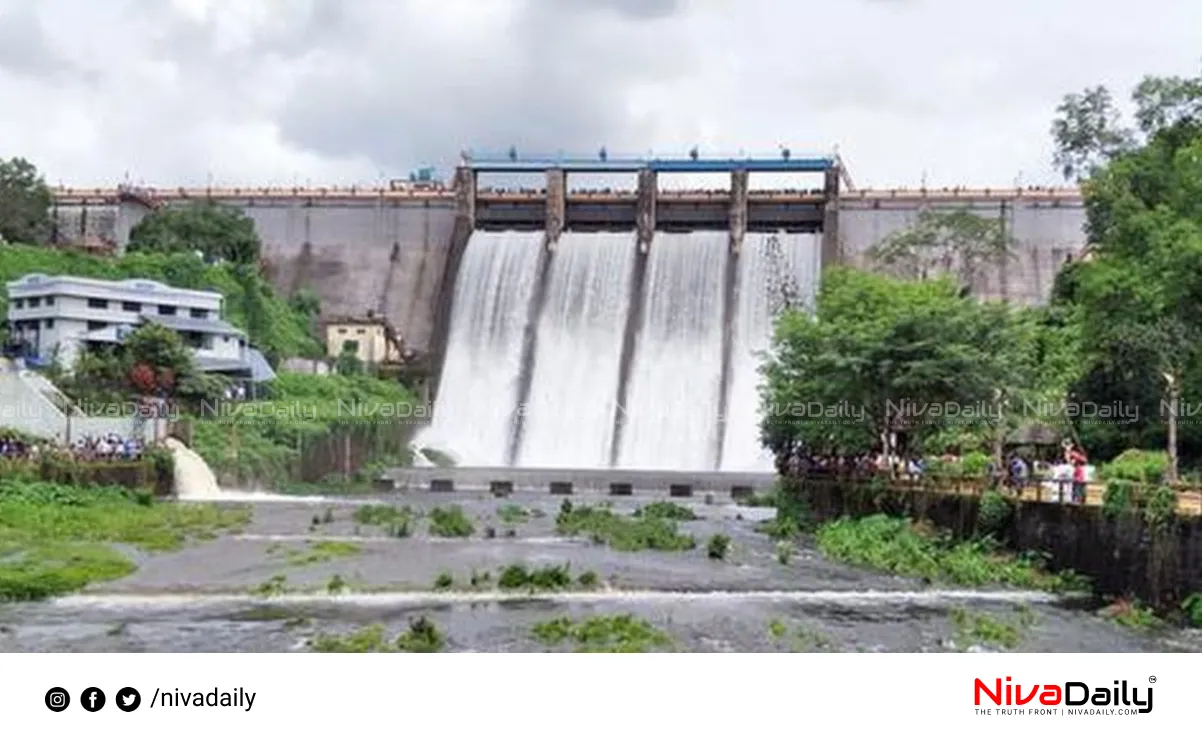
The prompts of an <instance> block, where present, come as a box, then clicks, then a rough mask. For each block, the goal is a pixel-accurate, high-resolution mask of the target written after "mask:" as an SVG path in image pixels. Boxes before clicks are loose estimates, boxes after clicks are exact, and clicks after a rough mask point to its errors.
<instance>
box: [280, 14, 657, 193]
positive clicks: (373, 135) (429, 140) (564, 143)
mask: <svg viewBox="0 0 1202 743" xmlns="http://www.w3.org/2000/svg"><path fill="white" fill-rule="evenodd" d="M602 5H605V6H608V7H610V8H614V7H615V6H616V9H618V10H622V9H625V10H626V11H629V10H630V8H633V2H625V0H608V2H607V3H604V4H602V3H583V2H575V3H558V4H550V3H541V2H531V3H527V4H526V5H524V6H523V7H521V8H520V9H519V10H518V12H517V13H516V15H515V16H514V17H513V18H512V19H511V23H510V25H509V27H508V28H505V29H497V30H496V32H495V34H493V35H492V36H491V37H490V39H489V40H487V43H492V44H496V45H497V47H496V48H490V49H488V50H475V49H472V48H471V42H465V48H460V49H443V50H440V52H437V53H436V52H434V51H433V50H430V49H428V48H426V47H424V46H422V45H421V44H420V43H418V42H416V41H413V42H412V43H413V44H414V47H413V48H407V47H406V43H407V42H405V41H401V42H400V43H399V45H398V48H394V49H391V50H389V52H390V53H389V54H386V55H380V57H379V60H378V63H377V64H374V65H373V64H370V60H369V59H363V60H361V61H362V62H364V63H365V64H358V65H354V66H353V67H354V69H355V70H356V72H355V73H353V74H352V73H347V74H340V72H339V71H337V70H334V71H328V72H316V73H312V74H310V75H309V76H308V77H306V78H304V79H303V80H302V81H301V82H300V84H298V85H297V86H296V88H295V94H294V96H293V97H292V98H291V100H290V101H289V102H288V104H287V105H286V106H285V108H284V110H283V111H282V113H281V116H280V118H279V124H280V127H281V132H282V134H283V136H284V137H285V138H287V139H288V140H289V141H291V142H293V143H295V144H296V145H298V146H300V147H303V148H306V149H310V150H314V151H317V152H321V153H323V154H326V155H333V156H354V155H362V156H367V157H369V158H371V159H372V160H373V161H375V162H377V163H379V164H381V165H382V166H385V167H389V168H392V169H403V168H408V167H411V166H413V165H416V164H419V163H420V162H421V161H422V160H423V159H424V158H429V157H432V156H433V157H441V158H443V162H441V163H438V164H440V165H445V164H447V162H448V161H449V160H450V158H453V157H454V153H456V152H458V151H460V150H461V149H463V148H466V147H474V148H478V149H492V150H501V149H504V148H508V147H509V146H510V145H511V144H512V145H514V146H517V147H518V148H519V149H522V150H525V151H528V152H529V151H540V152H546V151H548V150H552V149H564V150H566V151H588V152H591V151H593V150H594V149H595V148H596V147H597V146H598V145H600V144H608V145H609V146H611V147H613V148H615V149H616V148H621V147H634V146H639V147H641V146H645V140H644V138H643V137H642V136H640V132H639V131H637V129H638V126H637V125H636V124H634V123H632V122H631V121H630V120H629V118H628V117H627V115H626V112H625V109H624V93H625V90H626V88H627V86H628V85H629V84H630V83H632V82H635V81H638V80H639V79H642V78H644V77H646V76H656V77H662V76H663V75H664V73H665V69H664V66H663V64H662V63H663V62H664V61H665V60H663V59H661V58H658V57H657V56H655V55H649V54H647V53H646V52H644V51H641V49H646V48H647V46H648V45H645V44H638V43H632V39H633V38H634V36H635V35H636V34H638V33H639V31H640V27H641V24H642V22H643V21H646V20H649V16H648V13H647V11H646V10H644V11H641V12H639V13H638V14H637V17H631V16H630V15H629V14H626V15H621V17H620V19H619V20H618V22H617V23H616V24H613V25H608V24H600V23H596V22H594V20H593V19H592V18H590V17H589V16H590V15H591V14H592V12H594V11H596V10H598V9H599V8H600V7H601V6H602ZM648 5H649V6H658V7H657V8H653V10H656V11H657V13H663V12H667V11H671V10H675V8H676V3H673V2H663V3H649V4H648ZM655 17H656V18H662V17H663V16H662V15H655ZM482 43H484V42H482ZM478 53H485V54H487V56H488V58H489V59H488V61H487V62H484V63H481V62H480V60H479V59H477V55H478ZM385 60H386V61H385ZM433 65H437V67H438V75H436V76H435V75H431V74H430V69H431V66H433ZM677 69H680V68H677ZM364 70H367V72H364ZM666 72H667V74H668V75H669V76H670V75H671V74H673V70H672V69H671V68H669V69H667V70H666Z"/></svg>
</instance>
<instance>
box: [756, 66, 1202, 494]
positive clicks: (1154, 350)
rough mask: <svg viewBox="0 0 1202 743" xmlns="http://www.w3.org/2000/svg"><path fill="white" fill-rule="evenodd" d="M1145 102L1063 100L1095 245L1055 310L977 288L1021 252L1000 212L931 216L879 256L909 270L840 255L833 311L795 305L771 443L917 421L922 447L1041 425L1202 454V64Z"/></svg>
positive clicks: (1147, 91)
mask: <svg viewBox="0 0 1202 743" xmlns="http://www.w3.org/2000/svg"><path fill="white" fill-rule="evenodd" d="M1133 102H1134V104H1135V106H1134V107H1135V110H1136V115H1135V123H1134V125H1133V126H1129V127H1128V126H1125V125H1124V124H1123V122H1122V117H1121V115H1120V113H1119V111H1118V108H1117V106H1116V105H1115V103H1114V100H1113V98H1112V96H1111V94H1110V93H1109V91H1107V90H1106V89H1104V88H1093V89H1090V90H1086V91H1084V92H1083V93H1081V94H1075V95H1070V96H1066V97H1065V99H1064V102H1063V103H1062V104H1061V105H1060V107H1059V108H1058V109H1057V118H1056V120H1055V121H1054V123H1053V126H1052V135H1053V139H1054V141H1055V145H1056V156H1055V163H1056V165H1057V167H1059V168H1060V169H1061V170H1062V172H1063V174H1064V175H1065V177H1066V178H1076V179H1078V180H1079V181H1080V182H1081V187H1082V190H1083V194H1084V197H1085V204H1086V212H1087V219H1088V225H1087V233H1088V240H1089V246H1090V247H1089V251H1088V255H1087V257H1086V259H1085V260H1078V261H1075V262H1073V263H1070V264H1068V265H1067V266H1066V267H1065V268H1064V269H1063V270H1062V271H1061V272H1060V274H1059V275H1058V276H1057V278H1056V282H1055V286H1054V289H1053V297H1052V302H1051V303H1050V305H1049V306H1048V307H1044V308H1039V309H1023V310H1019V309H1014V308H1009V307H1007V306H1004V305H998V304H991V303H979V302H975V301H970V300H968V299H967V298H965V296H964V294H966V292H963V291H962V289H963V288H964V285H966V284H967V285H971V284H972V283H973V279H974V278H975V277H976V276H977V275H978V274H979V271H980V269H981V267H982V266H984V265H985V264H987V263H988V262H990V261H992V260H993V259H994V258H998V257H1001V255H1002V254H1003V253H1004V252H1006V251H1009V250H1010V249H1011V248H1010V246H1009V245H1008V242H1007V238H1006V237H1005V236H1004V235H1003V234H1002V231H1001V229H1000V228H1001V223H1000V222H994V226H993V227H991V226H990V225H989V223H990V222H991V221H992V220H987V219H984V218H981V217H974V216H972V215H970V214H966V213H960V212H951V213H936V212H928V213H925V214H923V215H921V216H920V218H919V219H918V220H917V222H916V223H915V224H914V225H913V226H912V227H911V228H909V229H907V230H903V231H901V232H899V233H897V234H895V235H892V236H890V237H889V238H887V239H886V240H885V241H883V242H882V243H881V244H879V245H877V246H875V248H874V249H873V251H871V253H870V256H871V257H872V258H874V259H875V261H876V262H877V263H878V267H884V268H888V269H891V270H889V271H888V273H890V274H891V275H892V276H895V277H897V278H886V277H883V276H874V275H870V274H868V273H865V272H860V271H855V270H851V269H847V268H834V269H829V270H827V271H826V272H825V273H824V276H823V286H822V290H821V292H820V295H819V301H818V306H817V312H816V317H810V316H808V315H807V314H805V313H803V312H797V311H786V312H785V313H784V314H783V315H782V317H781V318H780V319H779V321H778V323H777V330H776V338H775V344H774V348H773V353H772V355H771V357H770V358H769V360H768V361H767V362H766V365H765V371H766V384H765V386H764V390H763V403H764V410H763V425H762V435H763V439H764V441H765V443H766V444H767V445H768V446H769V447H770V448H772V449H773V450H774V451H775V452H777V454H778V455H779V454H787V453H790V452H793V451H795V450H797V449H799V448H801V449H805V450H808V451H838V452H839V453H844V454H859V453H865V452H868V451H873V450H880V449H881V448H882V442H884V441H886V438H887V437H885V436H884V435H885V434H887V433H898V432H906V433H907V434H909V435H907V436H904V437H901V438H902V440H903V442H904V443H903V445H904V446H906V447H907V448H908V449H909V450H910V451H914V452H926V453H936V454H939V453H942V452H943V450H946V449H947V448H951V447H949V444H951V443H954V444H955V447H954V448H959V449H961V450H964V449H966V448H967V449H974V448H975V449H982V448H984V449H986V450H988V449H989V447H988V445H987V444H988V442H989V441H990V440H991V439H992V441H993V443H994V444H995V449H994V451H996V450H997V448H1000V447H997V446H996V445H997V443H998V442H999V441H1000V440H1001V437H1002V436H1004V435H1005V434H1006V432H1007V431H1012V430H1014V429H1015V428H1016V427H1018V426H1021V425H1023V424H1026V423H1031V422H1039V423H1043V424H1051V425H1053V426H1054V427H1056V428H1059V429H1060V433H1061V434H1062V435H1066V436H1072V437H1074V438H1076V439H1077V440H1079V441H1080V442H1081V443H1082V444H1083V445H1084V447H1085V449H1086V450H1087V451H1088V452H1089V453H1090V455H1091V458H1092V459H1094V460H1095V461H1098V460H1105V459H1110V458H1112V457H1115V456H1117V455H1119V454H1120V453H1121V452H1123V451H1126V450H1129V449H1136V450H1161V451H1167V462H1166V464H1165V465H1164V467H1163V468H1161V470H1160V471H1162V472H1163V474H1164V476H1165V477H1166V478H1167V479H1169V480H1172V479H1175V478H1176V474H1177V469H1178V467H1177V458H1178V454H1180V457H1181V459H1182V461H1185V462H1186V463H1187V464H1196V463H1198V462H1199V461H1200V460H1202V426H1198V425H1190V424H1196V423H1198V422H1202V419H1199V411H1198V410H1197V407H1198V405H1197V402H1196V401H1197V400H1198V399H1199V396H1200V395H1202V357H1200V356H1199V354H1198V353H1197V349H1198V348H1199V343H1200V342H1202V312H1199V307H1202V77H1196V78H1185V77H1171V78H1155V77H1152V78H1147V79H1145V80H1144V81H1143V82H1142V83H1140V84H1139V86H1138V87H1137V88H1136V90H1135V91H1134V94H1133ZM949 279H953V280H955V283H949ZM890 400H892V401H898V400H913V401H917V402H918V403H919V404H925V405H927V406H928V409H930V408H932V407H934V406H939V405H943V406H947V405H948V404H951V403H957V404H960V405H971V404H974V403H975V404H983V405H986V406H987V407H988V412H987V413H985V414H981V411H980V410H979V409H978V410H975V411H970V415H969V418H968V419H963V418H961V419H959V420H957V419H955V418H954V417H949V416H947V415H946V414H934V415H931V414H928V415H924V416H921V418H922V420H921V421H916V420H915V419H914V416H913V415H912V414H910V413H905V412H902V413H898V412H897V411H896V409H895V410H894V411H893V414H892V415H891V414H890V411H889V409H888V405H887V401H890ZM989 403H995V404H996V405H994V406H988V404H989ZM1116 403H1117V405H1116ZM916 424H920V425H916ZM1138 466H1139V467H1140V468H1143V465H1142V464H1141V465H1138ZM1141 471H1143V470H1142V469H1141Z"/></svg>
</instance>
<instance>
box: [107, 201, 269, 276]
mask: <svg viewBox="0 0 1202 743" xmlns="http://www.w3.org/2000/svg"><path fill="white" fill-rule="evenodd" d="M260 248H261V245H260V242H259V236H258V234H257V233H256V232H255V223H254V220H252V219H251V218H250V217H247V216H246V215H245V214H243V213H242V211H241V210H240V209H236V208H234V207H231V206H226V205H224V204H218V203H216V202H211V201H198V202H192V203H190V204H187V205H184V206H168V207H164V208H162V209H158V210H157V211H154V212H152V213H150V214H149V215H147V216H146V218H145V219H143V220H142V221H141V222H139V223H138V224H137V225H136V226H135V227H134V228H133V230H131V231H130V233H129V245H128V246H127V250H129V251H132V252H158V253H192V252H195V253H200V254H201V255H202V256H203V257H204V259H205V261H208V262H212V261H216V260H227V261H230V262H233V263H240V264H249V265H257V263H258V260H259V253H260Z"/></svg>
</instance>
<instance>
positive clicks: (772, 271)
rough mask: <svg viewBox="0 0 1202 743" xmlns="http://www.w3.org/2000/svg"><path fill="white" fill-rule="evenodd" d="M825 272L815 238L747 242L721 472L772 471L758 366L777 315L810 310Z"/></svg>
mask: <svg viewBox="0 0 1202 743" xmlns="http://www.w3.org/2000/svg"><path fill="white" fill-rule="evenodd" d="M821 268H822V254H821V245H820V242H819V237H818V235H815V234H813V233H782V234H777V233H749V234H748V235H747V236H746V237H745V238H744V241H743V249H742V250H741V251H740V253H739V271H738V286H737V288H736V295H735V296H736V299H735V302H736V311H735V322H734V327H733V328H732V330H733V343H732V348H731V352H730V381H729V383H728V387H727V398H726V415H725V420H726V429H725V431H726V435H725V437H724V440H723V442H722V458H721V465H722V467H721V468H722V469H723V470H727V471H732V472H754V471H765V472H771V471H773V469H774V462H773V458H772V455H771V453H769V452H768V451H766V450H765V449H764V448H763V447H762V446H761V445H760V443H759V419H760V415H759V408H760V406H759V383H760V378H761V374H760V366H761V365H762V364H763V362H764V356H763V355H764V353H765V352H766V351H768V349H769V348H770V346H771V342H772V331H773V318H774V316H775V311H776V310H778V309H779V308H780V306H781V304H782V303H784V302H786V301H788V302H791V303H793V304H794V305H795V306H802V307H806V308H807V309H810V310H812V309H813V308H814V305H815V301H816V299H817V297H816V293H817V287H818V276H819V274H820V272H821Z"/></svg>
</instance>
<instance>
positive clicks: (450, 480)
mask: <svg viewBox="0 0 1202 743" xmlns="http://www.w3.org/2000/svg"><path fill="white" fill-rule="evenodd" d="M382 479H383V480H384V481H385V482H387V483H389V484H390V485H391V487H393V488H396V489H398V490H417V491H434V492H470V491H490V490H491V491H492V492H494V493H497V494H498V495H502V494H505V493H508V492H520V491H526V492H539V493H552V494H554V495H569V494H575V493H594V494H595V493H602V494H610V495H663V496H675V497H691V496H699V495H715V496H725V497H730V496H732V495H741V494H750V493H751V492H754V491H757V490H758V491H763V490H766V489H768V488H770V487H771V486H772V484H773V483H774V482H775V481H776V476H775V475H772V474H759V473H749V474H741V473H726V472H656V471H644V470H555V469H518V468H513V469H507V468H488V467H453V468H411V469H394V470H389V471H388V472H387V473H385V475H384V477H383V478H382Z"/></svg>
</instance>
